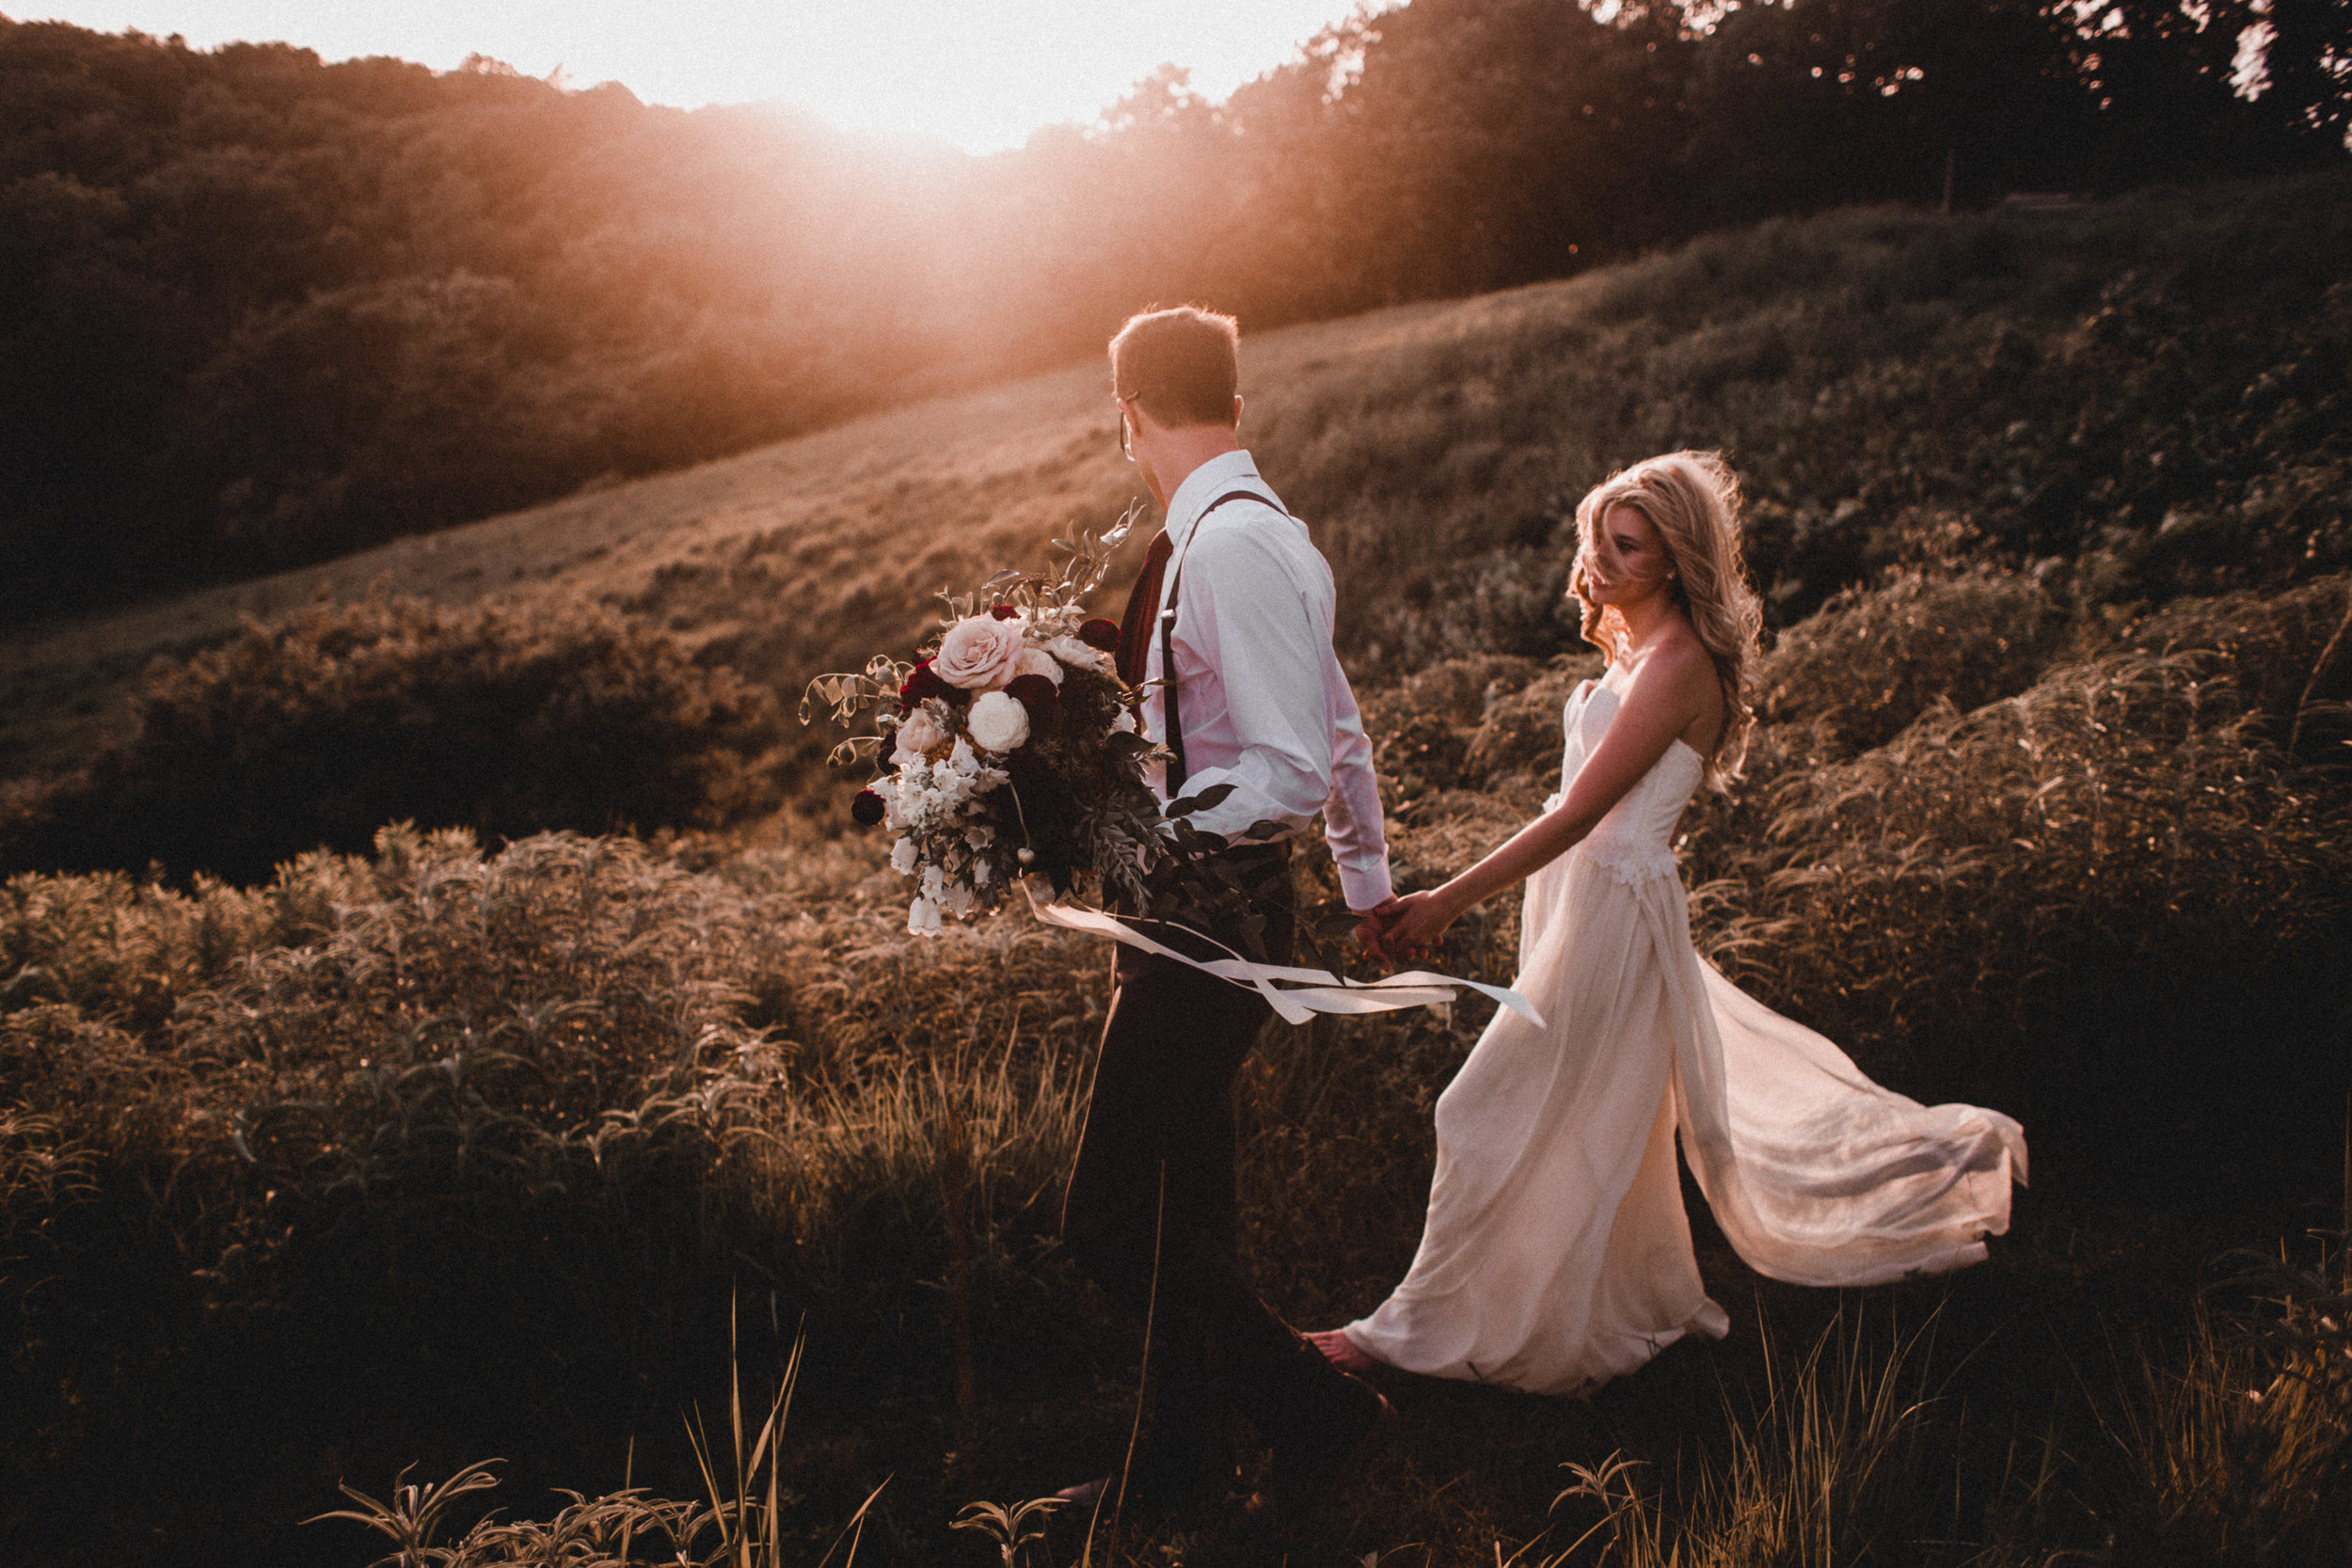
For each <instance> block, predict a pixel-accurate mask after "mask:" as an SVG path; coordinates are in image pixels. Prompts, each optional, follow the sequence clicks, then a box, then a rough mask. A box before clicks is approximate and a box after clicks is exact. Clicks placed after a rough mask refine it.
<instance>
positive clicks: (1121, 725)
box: [801, 512, 1171, 934]
mask: <svg viewBox="0 0 2352 1568" xmlns="http://www.w3.org/2000/svg"><path fill="white" fill-rule="evenodd" d="M1135 518H1136V513H1134V512H1130V513H1129V514H1128V515H1126V516H1125V517H1122V518H1120V522H1119V524H1118V526H1117V527H1115V528H1113V529H1112V530H1111V531H1109V532H1107V533H1105V534H1104V535H1103V536H1102V537H1100V538H1097V537H1096V536H1094V535H1093V534H1092V533H1081V534H1079V536H1078V538H1077V539H1076V540H1075V541H1074V542H1072V541H1065V540H1056V541H1055V544H1056V546H1057V547H1058V548H1060V549H1063V550H1065V551H1067V552H1069V560H1068V561H1067V562H1065V564H1064V565H1063V566H1062V568H1061V569H1060V570H1059V571H1058V572H1056V573H1054V574H1052V575H1051V576H1037V575H1033V574H1029V573H1025V572H1000V573H998V574H997V575H996V576H995V577H993V578H989V580H988V581H987V582H986V583H984V584H982V585H981V587H980V589H979V591H978V592H977V594H964V595H961V596H950V595H945V594H943V595H942V597H944V598H946V603H947V610H948V613H947V615H946V618H945V619H944V620H943V621H942V622H941V623H940V631H939V634H938V635H937V637H936V638H935V639H933V640H931V641H927V642H926V643H925V644H924V645H923V647H922V648H920V649H918V650H917V655H918V657H916V659H915V661H914V662H913V663H911V664H910V663H905V662H902V661H900V660H898V659H895V658H893V657H890V656H888V655H887V654H882V655H877V656H876V657H874V658H873V659H872V660H871V661H870V662H869V663H868V664H867V665H866V668H865V670H864V671H863V672H860V673H855V674H828V675H819V676H818V677H817V678H816V679H815V680H813V681H811V682H810V683H809V687H808V691H807V694H806V695H805V696H804V697H803V699H802V701H801V721H802V722H803V723H808V722H811V721H813V719H814V717H815V715H816V713H817V712H818V710H819V709H820V708H822V709H826V710H829V711H830V714H831V717H832V718H833V719H834V721H836V722H839V723H843V724H849V723H852V722H854V721H856V720H857V718H858V716H859V715H860V714H862V713H864V712H866V710H867V709H868V708H871V709H872V710H873V714H874V729H873V731H872V732H871V733H868V734H865V735H859V736H851V737H850V739H849V740H846V741H844V742H843V743H842V744H841V745H839V746H837V747H835V748H834V752H833V755H832V757H831V759H830V760H831V761H833V762H834V763H835V764H841V763H849V762H858V761H872V762H874V763H875V764H876V765H877V772H876V775H875V777H874V780H873V782H872V783H870V784H867V785H866V788H865V789H863V790H862V791H860V792H859V794H858V797H857V800H855V802H854V803H853V804H852V805H851V807H850V815H851V816H854V817H856V819H857V820H858V821H860V822H862V823H865V824H866V825H867V826H869V827H870V826H874V825H878V824H879V825H881V826H882V827H884V828H886V829H888V830H889V831H890V832H893V833H895V834H897V835H898V837H897V841H896V842H895V843H894V844H893V845H892V846H891V849H890V863H891V865H892V867H893V868H894V869H896V870H897V871H898V873H899V874H900V875H901V876H904V877H907V878H910V879H913V880H914V884H915V889H914V901H913V903H912V904H911V906H910V907H909V909H908V911H907V928H908V929H909V930H910V931H914V932H916V933H918V934H921V933H929V932H935V931H937V930H938V929H939V928H940V917H941V916H942V915H943V914H949V915H955V916H957V917H959V918H969V917H971V916H973V915H975V914H977V913H980V912H982V911H988V910H993V909H995V908H996V907H998V906H999V905H1000V904H1002V903H1003V902H1004V900H1005V897H1006V895H1007V893H1008V891H1009V889H1010V888H1011V887H1012V886H1013V885H1014V884H1015V883H1016V882H1017V881H1018V880H1019V879H1021V878H1022V877H1023V876H1025V875H1026V874H1028V873H1030V872H1036V873H1039V874H1041V875H1042V876H1044V877H1045V878H1047V879H1049V880H1050V881H1051V882H1052V883H1053V886H1054V891H1055V892H1056V893H1057V895H1066V894H1068V893H1069V892H1070V890H1071V889H1072V887H1073V885H1074V884H1075V882H1076V880H1077V879H1078V878H1079V877H1080V876H1082V875H1089V874H1090V875H1092V876H1094V877H1096V878H1098V879H1100V880H1101V881H1102V882H1103V883H1104V884H1105V886H1104V892H1105V893H1108V892H1110V891H1112V890H1114V889H1116V890H1117V891H1119V892H1120V893H1123V894H1125V895H1128V896H1129V897H1130V898H1132V899H1134V900H1136V902H1137V903H1140V902H1141V900H1142V897H1143V893H1144V878H1145V876H1146V875H1147V873H1149V872H1150V871H1151V870H1152V869H1153V868H1154V867H1155V866H1156V865H1158V864H1159V863H1161V862H1162V861H1163V860H1164V859H1165V858H1166V857H1167V855H1168V852H1169V849H1170V847H1171V845H1170V841H1169V839H1168V836H1166V829H1165V827H1164V825H1163V818H1162V814H1161V809H1160V803H1159V800H1158V799H1157V798H1156V797H1154V796H1153V795H1152V791H1151V788H1150V786H1149V785H1148V784H1145V783H1144V771H1145V769H1146V768H1147V767H1149V766H1150V765H1151V764H1152V762H1153V761H1155V760H1158V759H1159V758H1160V757H1161V756H1162V755H1163V753H1162V752H1160V751H1159V750H1158V749H1157V748H1155V747H1154V746H1153V745H1152V742H1151V741H1150V740H1148V739H1147V738H1145V736H1143V734H1142V733H1141V727H1140V726H1139V725H1138V724H1137V722H1136V711H1137V705H1138V704H1140V702H1141V701H1142V693H1141V692H1140V691H1137V690H1136V689H1134V688H1133V687H1130V686H1128V685H1127V684H1126V683H1125V682H1124V681H1121V680H1120V678H1119V673H1118V670H1117V667H1116V663H1115V660H1114V659H1113V657H1112V654H1113V652H1114V650H1116V649H1117V647H1118V646H1119V627H1118V626H1116V625H1114V624H1113V623H1111V622H1109V621H1106V620H1102V619H1099V618H1092V619H1090V618H1089V617H1088V615H1087V613H1086V610H1085V609H1084V608H1083V601H1084V600H1085V598H1086V595H1087V594H1089V593H1091V592H1092V591H1093V590H1094V589H1095V588H1096V587H1098V586H1099V585H1100V584H1101V583H1102V580H1103V578H1104V574H1105V573H1106V572H1107V571H1108V570H1109V567H1110V558H1111V552H1112V550H1113V549H1115V548H1116V547H1117V546H1118V545H1119V544H1120V541H1121V540H1123V539H1124V538H1125V537H1126V536H1127V532H1128V531H1129V530H1130V529H1131V528H1132V527H1133V526H1134V523H1135Z"/></svg>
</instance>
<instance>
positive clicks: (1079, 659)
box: [1045, 637, 1118, 675]
mask: <svg viewBox="0 0 2352 1568" xmlns="http://www.w3.org/2000/svg"><path fill="white" fill-rule="evenodd" d="M1045 651H1046V652H1047V653H1049V654H1052V655H1053V656H1054V657H1056V658H1057V659H1059V660H1061V661H1062V662H1063V663H1064V664H1067V665H1069V666H1070V668H1072V669H1073V670H1092V671H1094V672H1095V673H1098V674H1104V675H1107V674H1109V673H1111V672H1112V671H1113V670H1114V669H1116V668H1118V661H1117V660H1116V659H1114V658H1112V657H1111V656H1110V655H1108V654H1106V653H1104V651H1103V650H1102V649H1100V648H1097V647H1093V646H1091V645H1089V644H1088V643H1085V642H1081V641H1078V640H1077V639H1076V638H1074V637H1057V638H1055V639H1054V640H1053V641H1050V642H1048V643H1046V644H1045Z"/></svg>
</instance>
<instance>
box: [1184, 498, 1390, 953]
mask: <svg viewBox="0 0 2352 1568" xmlns="http://www.w3.org/2000/svg"><path fill="white" fill-rule="evenodd" d="M1229 514H1232V516H1230V517H1229ZM1206 521H1207V522H1208V523H1216V522H1218V521H1223V522H1226V523H1228V524H1229V525H1231V526H1225V527H1206V526H1204V527H1203V528H1202V529H1201V531H1200V534H1199V536H1198V537H1197V538H1195V539H1194V540H1193V541H1192V543H1191V547H1190V548H1189V549H1188V550H1186V551H1185V560H1184V568H1183V577H1182V583H1181V588H1180V590H1179V596H1178V613H1177V619H1176V626H1175V628H1174V641H1175V644H1176V665H1177V670H1178V672H1179V673H1180V674H1181V675H1183V676H1184V683H1183V688H1182V713H1183V717H1184V741H1185V754H1186V760H1187V762H1188V763H1189V764H1190V771H1189V774H1188V776H1187V778H1186V780H1185V783H1184V792H1183V793H1184V796H1186V797H1192V796H1199V795H1200V794H1203V793H1204V792H1206V791H1208V790H1210V789H1212V788H1214V787H1215V786H1216V785H1218V784H1232V786H1233V791H1232V794H1231V795H1229V796H1227V797H1226V798H1225V799H1224V800H1221V801H1219V802H1217V803H1216V805H1214V806H1209V807H1206V808H1204V809H1202V810H1200V811H1199V812H1196V813H1195V814H1194V815H1193V816H1192V818H1191V820H1192V822H1193V824H1194V825H1195V826H1197V827H1199V828H1200V829H1202V830H1203V831H1205V832H1213V833H1217V834H1219V835H1221V836H1223V837H1225V838H1228V839H1231V840H1233V841H1235V842H1243V841H1246V840H1248V838H1249V837H1250V836H1251V835H1250V833H1249V829H1250V828H1251V827H1253V826H1255V825H1257V824H1260V823H1265V822H1272V823H1277V824H1279V825H1280V826H1281V827H1282V828H1283V829H1285V830H1287V831H1289V832H1297V831H1300V830H1303V829H1304V828H1306V827H1307V825H1308V824H1309V823H1310V822H1311V821H1312V820H1313V818H1314V816H1315V815H1316V814H1317V813H1318V812H1320V813H1322V814H1323V815H1324V817H1325V839H1326V842H1327V844H1328V846H1329V847H1330V850H1331V857H1332V860H1333V862H1334V863H1336V865H1337V866H1338V868H1339V874H1340V885H1341V888H1342V890H1343V893H1344V894H1345V895H1346V898H1347V902H1348V905H1349V907H1350V908H1352V909H1359V910H1362V909H1369V908H1371V907H1372V906H1374V905H1375V904H1378V903H1380V902H1381V901H1382V900H1384V899H1386V898H1387V897H1388V896H1389V894H1390V881H1389V861H1388V841H1387V835H1386V833H1385V832H1384V831H1383V828H1382V822H1381V809H1380V792H1379V786H1378V784H1376V782H1375V778H1374V774H1373V767H1372V743H1371V741H1370V740H1369V739H1367V738H1366V737H1365V735H1364V727H1363V719H1362V716H1361V714H1360V713H1359V710H1358V708H1357V705H1356V697H1355V693H1354V692H1353V691H1352V690H1350V689H1349V688H1348V684H1347V676H1346V674H1345V673H1344V672H1343V671H1342V670H1341V669H1340V666H1339V660H1338V658H1337V657H1336V656H1335V655H1334V654H1333V653H1332V651H1331V610H1332V605H1333V601H1334V594H1333V588H1332V583H1331V576H1330V568H1329V567H1328V566H1327V565H1326V564H1325V562H1324V561H1323V558H1322V557H1321V555H1319V554H1317V553H1316V552H1315V551H1314V548H1313V546H1311V545H1309V544H1307V543H1306V541H1305V530H1304V529H1303V528H1301V527H1300V526H1299V524H1298V523H1297V522H1296V521H1295V520H1294V519H1292V518H1290V517H1288V516H1286V515H1283V514H1281V513H1280V512H1279V511H1276V510H1275V509H1273V508H1272V507H1259V506H1257V505H1255V504H1253V503H1249V502H1236V503H1233V504H1232V505H1231V506H1228V507H1226V508H1223V509H1220V510H1219V511H1218V512H1217V513H1216V514H1215V515H1214V516H1213V517H1212V518H1210V519H1207V520H1206ZM1276 530H1289V531H1293V532H1294V533H1295V535H1296V537H1295V538H1289V537H1284V536H1282V535H1280V534H1278V533H1276V532H1275V531H1276Z"/></svg>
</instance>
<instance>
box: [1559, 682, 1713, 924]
mask: <svg viewBox="0 0 2352 1568" xmlns="http://www.w3.org/2000/svg"><path fill="white" fill-rule="evenodd" d="M1609 673H1610V674H1611V675H1613V674H1614V673H1616V671H1615V669H1614V667H1613V668H1612V669H1611V670H1610V672H1609ZM1617 701H1618V696H1617V689H1616V688H1614V687H1613V686H1612V685H1610V684H1609V677H1608V676H1607V675H1604V676H1603V677H1602V678H1601V679H1599V680H1597V681H1590V680H1588V681H1585V682H1583V683H1582V684H1581V685H1580V686H1578V687H1577V689H1576V690H1575V691H1574V692H1572V693H1571V694H1570V695H1569V697H1568V705H1567V707H1566V708H1565V711H1563V713H1562V714H1561V717H1560V728H1561V733H1562V735H1563V736H1564V737H1565V745H1564V747H1563V751H1562V755H1561V758H1560V792H1559V794H1557V795H1554V796H1553V797H1552V798H1551V799H1550V800H1547V801H1545V802H1544V809H1545V810H1546V811H1549V810H1551V809H1552V808H1553V807H1555V806H1557V805H1558V804H1559V803H1560V802H1561V800H1564V799H1565V797H1566V795H1567V792H1568V785H1569V784H1572V783H1573V782H1574V781H1575V779H1576V775H1577V772H1578V770H1579V769H1580V768H1582V767H1583V766H1584V763H1585V761H1586V759H1587V758H1589V757H1591V756H1592V754H1593V752H1595V751H1597V750H1598V749H1599V746H1600V737H1601V736H1604V735H1606V734H1608V733H1609V724H1610V721H1612V720H1613V719H1615V718H1616V716H1617ZM1706 773H1707V765H1706V763H1705V761H1704V760H1703V759H1702V758H1701V757H1700V756H1699V754H1698V752H1695V751H1693V750H1692V749H1691V746H1690V744H1689V743H1688V742H1686V741H1684V740H1681V739H1679V738H1677V739H1676V740H1674V741H1672V742H1671V743H1669V744H1668V746H1667V747H1666V750H1665V753H1664V754H1663V755H1661V757H1660V758H1659V759H1658V760H1657V761H1656V762H1654V763H1652V764H1651V765H1650V770H1649V771H1648V772H1646V773H1645V774H1643V775H1642V781H1641V783H1639V784H1635V785H1634V786H1633V787H1632V788H1631V789H1629V790H1628V791H1626V793H1625V797H1624V799H1622V800H1619V801H1618V802H1617V803H1616V804H1615V805H1614V806H1613V807H1611V808H1610V811H1609V815H1608V816H1604V817H1602V818H1601V819H1600V823H1599V825H1598V826H1597V827H1596V828H1594V829H1593V831H1592V832H1590V833H1588V834H1586V835H1585V837H1584V840H1583V842H1581V843H1580V844H1579V845H1577V847H1575V848H1574V849H1572V850H1570V851H1569V853H1570V854H1576V855H1581V856H1583V857H1584V858H1585V859H1586V860H1588V861H1591V862H1593V863H1596V864H1598V865H1604V866H1607V867H1608V868H1609V869H1610V871H1611V872H1612V873H1613V874H1614V875H1615V877H1616V879H1618V880H1619V881H1621V882H1638V881H1646V880H1648V879H1650V878H1652V877H1672V876H1675V875H1677V872H1676V869H1675V855H1674V830H1675V824H1676V823H1677V821H1679V820H1681V817H1682V808H1683V807H1684V806H1686V805H1688V804H1689V803H1690V800H1691V795H1692V791H1694V790H1696V789H1697V788H1698V786H1699V781H1700V780H1701V779H1703V778H1704V777H1705V776H1706Z"/></svg>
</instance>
